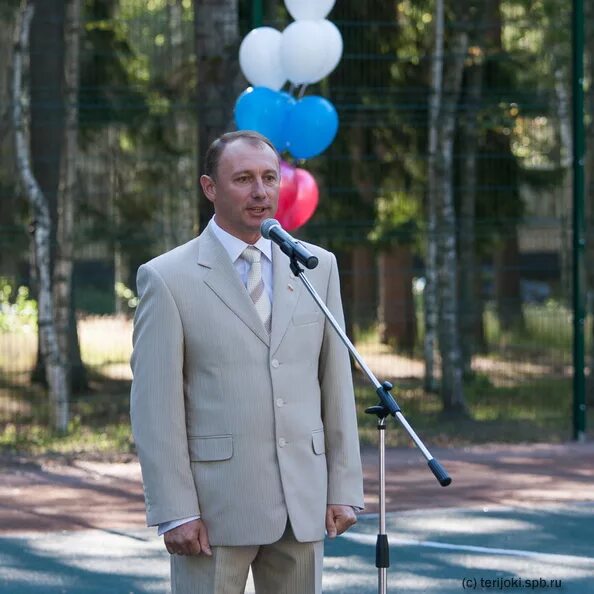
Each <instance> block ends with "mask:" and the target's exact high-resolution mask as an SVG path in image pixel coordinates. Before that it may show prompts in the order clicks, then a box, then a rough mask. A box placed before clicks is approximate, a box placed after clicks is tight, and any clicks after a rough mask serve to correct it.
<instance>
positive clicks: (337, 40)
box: [317, 19, 343, 80]
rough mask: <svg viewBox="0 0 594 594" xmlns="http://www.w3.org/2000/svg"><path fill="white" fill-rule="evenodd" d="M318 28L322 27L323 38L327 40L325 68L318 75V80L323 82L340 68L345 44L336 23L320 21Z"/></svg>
mask: <svg viewBox="0 0 594 594" xmlns="http://www.w3.org/2000/svg"><path fill="white" fill-rule="evenodd" d="M318 27H320V31H321V33H320V34H321V36H322V37H323V38H324V39H325V40H326V51H325V54H324V55H325V61H324V66H323V67H322V68H321V69H320V71H319V72H318V73H317V77H318V79H317V80H322V79H323V78H326V77H327V76H328V75H329V74H330V73H331V72H332V71H333V70H334V69H335V68H336V66H338V63H339V62H340V58H342V49H343V43H342V35H341V34H340V31H339V30H338V27H337V26H336V25H335V24H334V23H332V22H330V21H329V20H327V19H323V20H321V21H318Z"/></svg>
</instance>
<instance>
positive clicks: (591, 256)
mask: <svg viewBox="0 0 594 594" xmlns="http://www.w3.org/2000/svg"><path fill="white" fill-rule="evenodd" d="M585 10H586V17H585V19H584V22H585V24H586V36H585V38H586V54H587V57H588V59H587V61H586V64H587V65H588V68H589V72H588V74H589V76H588V78H589V80H594V78H593V77H594V6H592V3H591V2H588V3H586V5H585ZM586 112H587V113H589V114H590V122H589V125H588V129H587V131H586V147H587V148H588V150H587V151H586V168H585V169H586V171H585V173H586V230H587V231H586V238H587V239H586V249H587V252H586V254H587V255H586V258H587V259H586V262H589V263H590V264H589V265H586V267H585V268H586V271H587V272H586V275H587V287H588V305H589V315H590V317H592V316H594V267H593V266H592V264H591V263H592V262H594V122H593V120H592V116H593V114H594V97H593V96H592V93H588V94H587V103H586ZM591 335H592V340H591V341H590V345H591V346H590V353H589V357H588V359H589V367H590V373H589V375H588V379H587V394H588V404H590V405H591V404H593V403H594V323H593V324H591Z"/></svg>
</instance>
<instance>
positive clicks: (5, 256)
mask: <svg viewBox="0 0 594 594" xmlns="http://www.w3.org/2000/svg"><path fill="white" fill-rule="evenodd" d="M13 17H14V12H13V11H8V9H7V10H6V11H3V10H2V9H0V193H1V195H2V199H1V200H0V227H4V228H5V229H8V228H9V227H12V226H13V225H16V224H17V216H18V212H19V209H18V196H17V192H15V191H14V186H15V183H16V179H15V175H14V144H13V139H14V135H13V134H11V131H10V117H9V115H8V110H9V105H10V83H9V77H10V68H9V67H7V65H8V64H11V63H12V51H13V39H14V27H15V23H14V20H13ZM18 250H19V246H18V245H15V242H14V241H13V238H12V237H10V235H9V234H8V233H5V234H4V237H3V238H2V240H1V241H0V271H1V274H2V276H3V277H6V278H8V279H10V280H11V282H13V283H14V282H15V280H16V277H17V273H18V263H19V259H20V257H21V254H20V252H19V251H18Z"/></svg>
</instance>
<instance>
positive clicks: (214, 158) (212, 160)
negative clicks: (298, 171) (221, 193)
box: [204, 130, 280, 179]
mask: <svg viewBox="0 0 594 594" xmlns="http://www.w3.org/2000/svg"><path fill="white" fill-rule="evenodd" d="M236 140H245V141H246V142H248V143H250V144H253V145H255V146H256V145H262V144H265V145H267V146H269V147H270V148H271V149H272V150H273V151H274V154H275V155H276V156H277V157H278V160H279V163H280V155H279V154H278V151H277V150H276V148H275V147H274V145H273V144H272V142H270V140H268V138H266V136H264V135H262V134H260V133H259V132H255V131H254V130H236V131H235V132H227V133H225V134H222V135H221V136H219V137H218V138H216V139H215V140H214V141H213V142H212V144H211V145H210V146H209V147H208V150H207V151H206V155H205V156H204V174H205V175H208V176H209V177H211V178H212V179H216V175H217V169H218V166H219V161H220V160H221V155H222V154H223V151H224V150H225V147H226V146H227V145H228V144H231V143H232V142H235V141H236Z"/></svg>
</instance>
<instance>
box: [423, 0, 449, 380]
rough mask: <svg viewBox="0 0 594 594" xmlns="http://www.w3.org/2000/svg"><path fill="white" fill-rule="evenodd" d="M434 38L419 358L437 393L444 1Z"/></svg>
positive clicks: (437, 4) (438, 10) (437, 12)
mask: <svg viewBox="0 0 594 594" xmlns="http://www.w3.org/2000/svg"><path fill="white" fill-rule="evenodd" d="M434 36H435V41H434V46H433V53H432V56H431V95H430V98H429V146H428V151H427V152H428V162H427V247H426V252H425V288H424V290H423V314H424V322H425V323H424V326H425V335H424V338H423V357H424V359H425V378H424V387H425V390H426V391H428V392H437V380H436V378H435V352H436V348H437V324H438V317H439V314H438V311H439V303H438V296H437V173H436V155H437V139H438V128H437V126H438V122H439V113H440V110H441V105H442V101H443V96H442V95H443V93H442V88H443V87H442V84H443V55H444V54H443V52H444V0H435V33H434Z"/></svg>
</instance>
